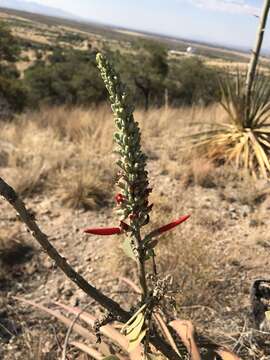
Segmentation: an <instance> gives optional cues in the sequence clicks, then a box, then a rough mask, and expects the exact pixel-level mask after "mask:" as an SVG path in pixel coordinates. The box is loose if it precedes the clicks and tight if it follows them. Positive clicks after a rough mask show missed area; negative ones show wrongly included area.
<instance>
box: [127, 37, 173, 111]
mask: <svg viewBox="0 0 270 360" xmlns="http://www.w3.org/2000/svg"><path fill="white" fill-rule="evenodd" d="M134 50H135V51H136V55H135V56H134V55H129V57H128V63H129V65H128V66H127V70H128V72H129V74H130V77H131V78H132V79H133V81H134V84H135V86H136V87H137V89H139V91H140V92H141V94H142V95H143V100H144V108H145V110H148V108H149V105H150V100H152V103H154V104H155V105H158V106H160V105H161V102H162V100H161V99H163V95H164V92H165V79H166V76H167V74H168V70H169V66H168V61H167V49H166V48H165V47H164V46H163V45H161V44H159V43H157V42H154V41H150V40H140V41H138V42H137V43H136V44H135V47H134Z"/></svg>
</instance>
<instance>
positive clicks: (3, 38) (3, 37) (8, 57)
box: [0, 22, 20, 62]
mask: <svg viewBox="0 0 270 360" xmlns="http://www.w3.org/2000/svg"><path fill="white" fill-rule="evenodd" d="M19 54H20V48H19V45H18V42H17V40H16V39H15V38H14V36H12V34H11V32H10V31H9V29H8V28H7V27H6V26H5V24H3V23H1V22H0V61H3V60H5V61H9V62H15V61H16V59H17V57H18V55H19Z"/></svg>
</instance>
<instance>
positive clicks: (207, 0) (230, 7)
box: [187, 0, 260, 15]
mask: <svg viewBox="0 0 270 360" xmlns="http://www.w3.org/2000/svg"><path fill="white" fill-rule="evenodd" d="M187 1H188V2H190V3H192V4H193V5H195V6H198V7H200V8H203V9H209V10H214V11H223V12H229V13H238V14H239V13H242V14H249V15H259V13H260V9H259V8H258V7H256V6H252V5H249V4H247V2H246V1H245V0H187Z"/></svg>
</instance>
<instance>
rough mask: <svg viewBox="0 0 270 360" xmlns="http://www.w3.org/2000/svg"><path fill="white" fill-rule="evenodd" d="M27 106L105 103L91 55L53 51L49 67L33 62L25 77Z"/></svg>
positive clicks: (40, 62)
mask: <svg viewBox="0 0 270 360" xmlns="http://www.w3.org/2000/svg"><path fill="white" fill-rule="evenodd" d="M25 85H26V86H27V88H28V89H29V92H28V93H29V99H28V103H29V105H30V106H37V105H41V104H42V103H43V104H44V103H45V104H48V105H60V104H70V105H90V104H98V103H100V102H101V101H103V100H104V99H105V91H104V88H103V87H102V82H101V80H100V78H99V76H98V72H97V70H96V67H95V63H94V58H93V55H92V54H83V53H80V52H78V51H67V52H64V51H60V50H59V49H57V50H56V51H55V52H54V53H53V55H52V56H51V57H50V64H49V65H47V64H46V63H45V62H43V61H37V62H36V63H35V65H34V66H33V67H31V68H30V69H28V71H26V74H25Z"/></svg>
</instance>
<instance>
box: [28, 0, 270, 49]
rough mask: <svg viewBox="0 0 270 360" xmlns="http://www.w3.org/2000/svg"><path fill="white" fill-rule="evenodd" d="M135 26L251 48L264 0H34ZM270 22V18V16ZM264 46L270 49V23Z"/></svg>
mask: <svg viewBox="0 0 270 360" xmlns="http://www.w3.org/2000/svg"><path fill="white" fill-rule="evenodd" d="M32 1H35V2H39V3H41V4H44V5H50V6H54V7H58V8H61V9H63V10H66V11H69V12H72V13H73V14H76V15H79V16H82V17H84V18H87V19H90V20H95V21H99V22H103V23H108V24H113V25H119V26H124V27H127V28H131V29H138V30H146V31H151V32H158V33H162V34H168V35H173V36H178V37H183V38H190V39H197V40H203V41H210V42H215V43H220V44H224V45H233V46H242V47H247V48H251V47H252V46H253V43H254V39H255V36H256V29H257V25H258V18H257V17H255V16H254V15H259V14H260V10H261V7H262V5H263V0H32ZM269 23H270V19H269ZM264 48H265V49H267V50H270V26H269V24H268V26H267V31H266V37H265V41H264Z"/></svg>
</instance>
